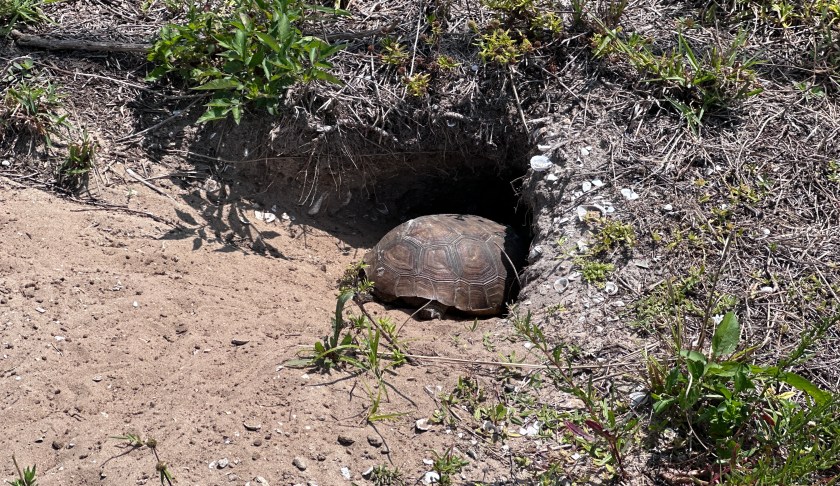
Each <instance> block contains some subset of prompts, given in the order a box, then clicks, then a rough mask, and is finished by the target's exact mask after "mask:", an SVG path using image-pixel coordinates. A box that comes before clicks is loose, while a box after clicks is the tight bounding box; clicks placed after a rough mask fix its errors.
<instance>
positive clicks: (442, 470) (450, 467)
mask: <svg viewBox="0 0 840 486" xmlns="http://www.w3.org/2000/svg"><path fill="white" fill-rule="evenodd" d="M432 454H433V455H434V459H433V460H434V463H433V464H432V469H433V470H434V471H435V472H436V473H438V474H439V475H440V479H439V480H438V484H440V485H441V486H448V485H451V484H453V483H452V475H453V474H457V473H459V472H461V469H463V468H464V466H466V465H467V464H469V462H468V461H467V460H465V459H463V458H462V457H460V456H458V455H456V454H454V453H453V452H452V448H451V447H450V448H449V449H447V450H446V452H444V453H443V454H438V453H437V451H432Z"/></svg>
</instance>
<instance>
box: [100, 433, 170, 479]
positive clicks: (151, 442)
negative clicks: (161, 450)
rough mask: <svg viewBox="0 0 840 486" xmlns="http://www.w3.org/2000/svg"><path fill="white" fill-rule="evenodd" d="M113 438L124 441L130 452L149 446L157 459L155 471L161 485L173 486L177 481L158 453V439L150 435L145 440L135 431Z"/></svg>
mask: <svg viewBox="0 0 840 486" xmlns="http://www.w3.org/2000/svg"><path fill="white" fill-rule="evenodd" d="M111 438H112V439H117V440H121V441H123V443H124V446H125V447H127V448H129V449H130V450H129V451H128V452H131V451H134V450H138V449H142V448H143V447H146V448H148V449H149V450H150V451H152V454H153V455H154V457H155V460H156V461H157V462H156V464H155V472H156V473H157V475H158V478H159V479H160V484H161V486H172V484H173V483H174V482H175V478H174V477H173V476H172V472H171V471H170V470H169V465H168V464H166V463H165V462H163V461H161V460H160V456H159V455H158V450H157V448H158V442H157V440H156V439H154V438H152V437H149V438H148V439H146V440H143V439H142V438H140V436H139V435H137V434H135V433H127V434H123V435H118V436H114V437H111Z"/></svg>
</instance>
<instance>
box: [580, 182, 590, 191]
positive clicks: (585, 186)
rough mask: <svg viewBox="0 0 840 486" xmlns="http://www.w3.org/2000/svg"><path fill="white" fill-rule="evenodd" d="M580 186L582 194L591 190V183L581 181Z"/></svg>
mask: <svg viewBox="0 0 840 486" xmlns="http://www.w3.org/2000/svg"><path fill="white" fill-rule="evenodd" d="M581 186H582V188H583V192H589V191H591V190H592V183H591V182H589V181H583V184H582V185H581Z"/></svg>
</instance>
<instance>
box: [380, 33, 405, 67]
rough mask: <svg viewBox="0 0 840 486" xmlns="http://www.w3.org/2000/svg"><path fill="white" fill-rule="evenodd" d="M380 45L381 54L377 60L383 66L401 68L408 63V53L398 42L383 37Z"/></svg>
mask: <svg viewBox="0 0 840 486" xmlns="http://www.w3.org/2000/svg"><path fill="white" fill-rule="evenodd" d="M381 45H382V54H380V56H379V58H380V59H381V60H382V62H383V63H384V64H388V65H391V66H402V65H403V64H405V63H406V61H408V53H407V52H406V51H405V46H403V45H402V44H401V43H400V42H399V41H395V40H394V39H391V38H390V37H385V38H384V39H382V41H381Z"/></svg>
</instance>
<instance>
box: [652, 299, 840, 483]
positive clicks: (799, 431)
mask: <svg viewBox="0 0 840 486" xmlns="http://www.w3.org/2000/svg"><path fill="white" fill-rule="evenodd" d="M836 321H837V318H835V319H833V320H826V321H823V322H821V323H820V324H818V325H816V326H813V327H812V328H811V329H810V330H808V331H807V332H806V333H804V334H803V336H802V337H801V340H800V343H799V345H798V346H797V348H796V349H794V350H793V352H791V354H790V355H788V356H787V357H784V358H782V359H780V360H779V362H778V363H777V364H775V365H769V366H759V365H755V364H750V363H749V362H748V361H747V358H748V357H749V356H750V355H751V353H752V348H747V349H742V350H739V341H740V335H741V328H740V325H739V322H738V319H737V317H736V316H735V314H733V313H732V312H729V313H727V314H726V315H725V316H724V317H723V319H722V321H721V322H720V324H719V325H718V326H717V328H716V329H715V332H714V335H713V336H712V340H711V347H710V349H709V351H708V353H707V354H706V353H703V352H701V350H698V349H686V348H682V347H680V346H679V340H677V346H678V347H677V349H676V351H677V353H676V357H677V360H676V362H675V364H674V365H673V367H670V368H668V367H667V366H666V365H664V364H662V363H660V362H659V361H657V360H655V359H653V358H649V359H650V362H649V366H648V368H649V378H650V389H651V396H652V397H653V399H654V404H653V410H654V413H655V417H654V418H655V419H656V420H660V421H661V422H662V423H663V424H668V425H669V426H671V427H677V428H679V429H680V430H681V431H682V432H683V433H684V434H685V436H686V437H687V438H688V440H689V441H690V442H691V441H694V440H696V441H697V442H699V444H700V445H701V446H702V447H703V448H704V449H707V450H708V451H709V453H710V454H711V457H710V460H709V463H710V464H712V465H713V469H714V473H713V474H714V477H715V478H716V480H717V481H727V484H731V483H729V482H728V479H727V478H729V477H730V476H731V477H732V478H736V477H738V478H741V480H743V479H745V478H748V477H764V475H767V474H772V475H775V476H776V477H779V478H785V479H786V480H785V481H782V482H778V483H777V482H772V483H768V484H802V481H803V480H808V481H806V482H810V480H814V479H816V478H817V477H820V474H821V469H830V468H831V467H836V465H837V464H838V461H840V447H837V446H835V444H836V443H837V441H838V439H840V427H837V426H836V422H834V420H835V419H836V413H837V411H838V407H837V405H836V401H837V399H838V397H836V396H833V395H832V394H831V393H829V392H826V391H823V390H821V389H820V388H818V387H817V386H816V385H814V384H813V383H812V382H810V381H809V380H807V379H806V378H804V377H802V376H800V375H798V374H796V373H794V372H792V371H790V368H791V367H792V366H794V365H796V364H801V363H802V362H803V360H805V359H807V356H806V354H807V353H806V351H807V350H808V349H810V347H811V346H813V344H814V343H815V342H816V341H817V340H819V339H820V338H821V337H822V336H823V335H824V334H825V332H826V331H827V330H828V329H830V328H831V326H832V325H833V324H834V322H836ZM700 346H702V342H701V344H700ZM784 388H789V389H790V390H793V391H791V392H782V391H781V390H782V389H784ZM799 393H801V394H802V396H799V398H798V400H795V398H796V397H797V396H798V395H799ZM826 414H828V415H826ZM804 417H809V419H810V421H809V422H803V419H804ZM829 417H831V419H830V420H829ZM814 419H817V420H814ZM792 423H793V424H796V428H789V427H790V426H791V425H792ZM794 450H796V451H798V452H797V453H796V454H795V455H808V456H809V457H808V458H807V460H808V461H809V464H810V465H809V466H807V467H806V466H805V465H806V464H808V463H806V462H805V461H804V460H800V459H803V458H800V457H797V458H792V459H791V458H790V457H788V458H785V457H784V455H783V454H782V453H781V451H794ZM829 460H830V461H832V463H831V465H830V466H828V465H827V464H828V462H829ZM756 467H758V468H759V469H760V470H761V471H762V476H756V471H755V469H754V468H756ZM793 476H796V477H795V478H794V477H793ZM741 480H739V481H738V482H737V483H738V484H742V483H741ZM791 480H792V481H791Z"/></svg>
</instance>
